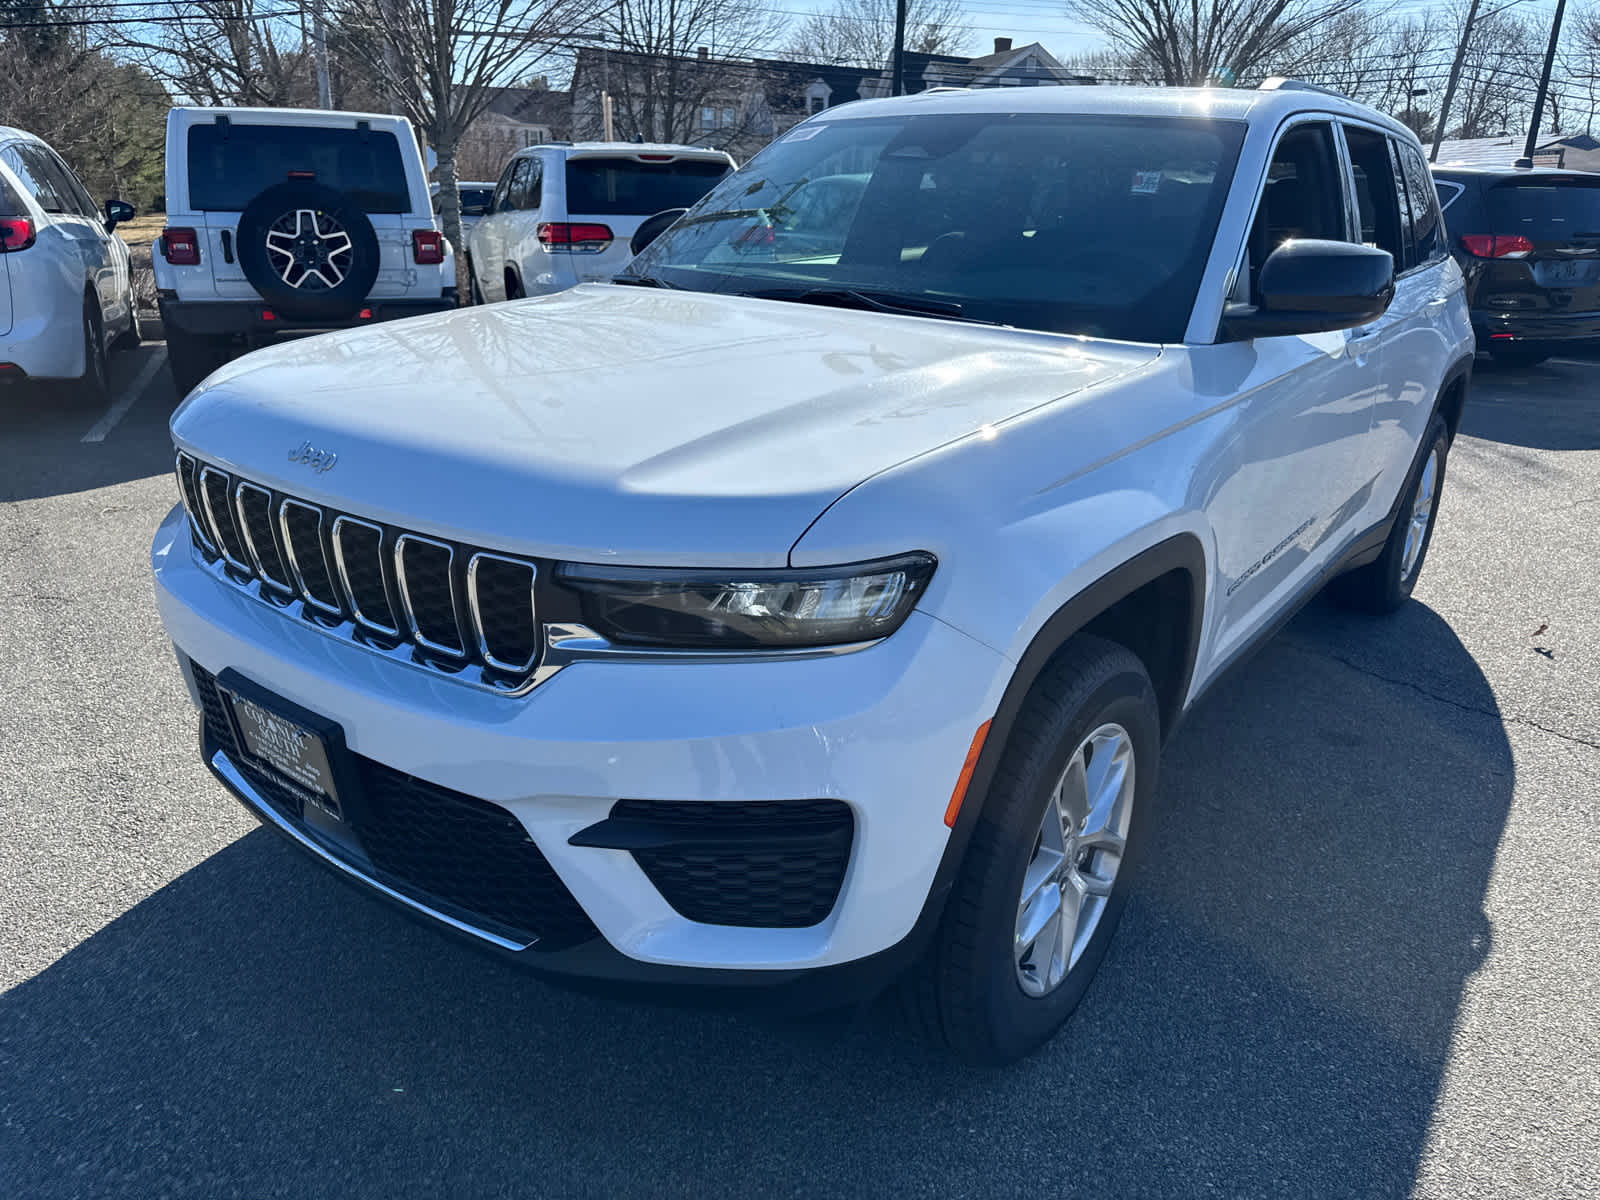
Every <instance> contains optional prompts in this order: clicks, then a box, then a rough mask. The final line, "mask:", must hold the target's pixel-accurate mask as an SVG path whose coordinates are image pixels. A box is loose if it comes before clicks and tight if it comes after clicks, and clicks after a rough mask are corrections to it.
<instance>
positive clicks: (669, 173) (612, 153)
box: [467, 142, 734, 304]
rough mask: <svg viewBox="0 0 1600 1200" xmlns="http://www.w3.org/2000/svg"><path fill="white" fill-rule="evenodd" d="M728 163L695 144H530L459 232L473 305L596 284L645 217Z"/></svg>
mask: <svg viewBox="0 0 1600 1200" xmlns="http://www.w3.org/2000/svg"><path fill="white" fill-rule="evenodd" d="M733 168H734V161H733V159H732V158H730V157H729V156H728V155H727V154H725V153H723V152H722V151H721V150H707V149H706V148H705V147H703V146H660V145H643V144H636V143H631V142H578V143H576V144H573V145H563V144H556V143H552V144H547V145H543V146H532V147H529V148H528V149H526V150H521V151H518V152H517V154H516V155H515V156H514V157H513V158H512V159H511V161H510V162H508V163H507V164H506V168H505V170H504V171H502V172H501V174H500V181H499V182H498V183H496V184H495V187H494V199H493V201H492V203H491V204H490V207H489V212H488V215H487V216H484V217H483V218H482V219H480V220H479V221H478V222H477V224H476V225H475V226H474V227H473V230H472V233H471V235H470V236H469V237H468V238H467V265H468V268H469V271H470V273H471V280H472V299H473V302H474V303H477V304H482V303H484V302H486V301H494V300H515V299H517V298H518V297H519V296H543V295H548V294H549V293H551V292H560V291H565V290H566V289H567V288H569V287H574V286H576V285H577V284H580V283H603V282H605V281H607V280H609V279H610V278H611V277H612V276H613V275H615V274H616V273H617V272H618V271H620V270H621V269H622V268H623V267H624V266H626V265H627V262H628V259H629V257H630V256H631V254H632V251H631V250H630V249H629V248H628V242H629V239H630V238H632V237H633V235H634V232H635V231H636V230H637V229H638V228H639V226H640V225H641V224H642V223H643V222H644V221H645V219H646V218H648V217H652V216H654V215H655V214H656V213H659V212H663V211H665V210H667V209H683V208H688V207H689V206H690V205H692V204H694V203H696V202H697V201H698V200H699V199H700V197H702V196H704V195H705V194H706V193H707V192H708V191H710V190H711V188H712V186H713V185H715V184H716V183H717V182H718V181H719V180H721V179H722V178H723V177H724V176H726V175H727V174H728V173H729V172H731V171H732V170H733Z"/></svg>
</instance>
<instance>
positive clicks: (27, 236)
mask: <svg viewBox="0 0 1600 1200" xmlns="http://www.w3.org/2000/svg"><path fill="white" fill-rule="evenodd" d="M34 236H35V235H34V229H33V222H32V221H30V220H28V218H27V217H0V252H4V253H6V254H10V253H12V252H13V251H16V250H26V249H27V248H28V247H29V246H31V245H33V239H34Z"/></svg>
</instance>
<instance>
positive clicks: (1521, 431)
mask: <svg viewBox="0 0 1600 1200" xmlns="http://www.w3.org/2000/svg"><path fill="white" fill-rule="evenodd" d="M1461 432H1462V433H1464V434H1466V435H1467V436H1468V437H1475V438H1483V439H1484V440H1486V441H1491V442H1504V443H1506V444H1508V445H1512V446H1526V447H1528V448H1529V449H1533V450H1595V449H1600V358H1596V360H1595V361H1594V362H1583V363H1579V362H1576V361H1556V362H1545V363H1540V364H1539V365H1538V366H1534V367H1497V366H1495V365H1494V364H1493V363H1491V362H1486V361H1482V360H1480V361H1479V363H1478V365H1477V368H1476V370H1475V378H1474V380H1473V384H1472V387H1471V388H1470V389H1469V390H1468V393H1467V405H1466V408H1465V409H1464V410H1463V412H1462V415H1461Z"/></svg>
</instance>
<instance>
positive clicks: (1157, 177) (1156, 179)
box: [1133, 171, 1161, 196]
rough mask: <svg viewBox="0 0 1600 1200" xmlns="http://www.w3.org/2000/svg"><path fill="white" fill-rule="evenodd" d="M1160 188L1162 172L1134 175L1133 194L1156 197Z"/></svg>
mask: <svg viewBox="0 0 1600 1200" xmlns="http://www.w3.org/2000/svg"><path fill="white" fill-rule="evenodd" d="M1160 187H1161V172H1160V171H1135V172H1134V173H1133V194H1134V195H1135V196H1154V195H1155V194H1156V191H1157V189H1159V188H1160Z"/></svg>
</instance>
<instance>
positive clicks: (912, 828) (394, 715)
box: [152, 508, 1010, 985]
mask: <svg viewBox="0 0 1600 1200" xmlns="http://www.w3.org/2000/svg"><path fill="white" fill-rule="evenodd" d="M152 563H153V567H154V571H155V580H156V598H157V604H158V607H159V609H160V612H161V616H162V620H163V621H164V623H165V625H166V628H167V631H168V633H169V634H170V636H171V637H172V640H173V642H174V643H175V645H176V646H177V648H178V650H179V652H180V655H181V656H182V657H183V658H184V659H186V660H193V661H194V662H195V663H197V664H198V665H199V666H201V667H203V668H204V669H205V670H206V671H208V672H211V673H213V674H215V673H219V672H221V671H223V670H225V669H227V668H233V669H234V670H236V671H237V672H239V674H240V675H242V676H244V677H245V678H247V679H249V680H251V681H253V682H255V683H256V684H259V685H260V686H262V687H265V688H267V689H269V690H270V691H272V692H273V693H275V694H277V695H278V696H281V697H282V698H284V699H285V700H288V701H289V702H291V703H292V704H296V705H299V706H301V707H303V708H305V709H307V710H310V711H312V712H315V713H317V714H319V715H321V716H323V717H325V718H327V719H328V720H331V721H334V722H336V723H338V725H339V726H340V727H341V728H342V729H343V731H344V738H345V742H346V745H347V747H348V749H349V751H350V752H351V753H353V754H356V755H360V756H362V757H363V758H365V759H368V760H371V761H373V762H376V763H380V764H383V765H384V766H385V767H388V768H392V769H394V770H396V771H400V772H404V773H405V774H407V775H410V776H413V777H415V778H417V779H419V780H423V781H426V782H427V783H429V784H432V785H435V786H437V787H439V788H443V789H451V790H452V791H454V792H457V793H461V794H464V795H466V796H470V797H474V798H477V799H479V800H483V801H487V802H489V803H490V804H493V805H497V806H499V807H500V808H503V809H504V810H506V811H507V812H510V813H511V814H512V815H513V816H514V817H515V818H516V820H517V821H518V822H520V824H521V826H522V828H523V829H525V830H526V832H527V834H528V836H529V837H530V838H531V839H532V841H533V842H534V844H535V845H536V846H537V848H538V850H539V851H540V852H541V853H542V854H543V856H544V858H545V859H546V860H547V861H548V863H549V865H550V867H551V868H552V869H553V870H554V871H555V873H556V874H557V875H558V876H559V878H560V881H561V882H562V884H564V885H565V887H566V889H567V890H568V891H569V892H570V893H571V895H572V897H573V898H574V899H575V900H576V901H577V903H578V904H579V905H580V906H581V907H582V909H583V911H584V913H585V914H586V915H587V917H588V919H589V920H590V921H591V922H592V923H593V925H594V926H595V928H596V929H598V931H599V934H600V938H598V939H593V941H592V942H590V943H585V944H583V945H580V946H573V947H571V948H569V949H563V950H557V951H553V952H544V953H541V951H540V950H539V948H538V947H537V946H534V947H532V948H529V949H525V950H519V949H516V948H515V946H514V945H506V944H503V939H502V941H501V942H497V941H496V939H495V938H494V937H492V936H484V935H485V934H486V933H488V932H489V931H488V930H486V929H483V928H477V927H474V924H473V922H472V921H471V920H465V921H462V920H458V919H450V920H446V919H443V915H442V914H438V913H436V912H428V911H426V906H422V908H423V911H422V912H421V914H420V915H423V916H425V917H428V918H429V919H432V920H434V921H435V923H438V924H443V925H447V926H450V927H452V928H454V929H455V932H457V933H462V934H464V935H466V936H468V937H472V938H474V939H475V940H477V941H478V942H479V943H480V944H483V945H485V946H486V947H488V948H491V949H496V950H499V951H500V952H502V953H506V954H510V955H512V956H513V957H516V958H519V959H521V960H524V961H526V962H527V963H528V964H529V965H530V966H534V967H537V968H540V969H542V970H544V971H547V972H554V973H560V974H570V975H580V976H587V977H597V978H618V979H626V978H633V979H649V980H653V981H655V982H690V981H691V980H693V979H703V980H704V982H707V983H714V984H724V983H732V984H735V985H744V984H746V983H747V982H748V981H747V980H746V978H745V977H746V976H748V977H749V980H753V981H755V982H761V983H771V984H775V985H777V984H784V983H788V982H792V981H793V979H794V978H795V977H796V975H797V973H802V972H804V973H809V972H813V971H817V970H818V969H821V968H834V967H842V966H843V965H845V964H851V963H856V964H858V965H859V964H861V963H862V961H863V960H867V959H870V958H872V957H873V956H877V955H880V954H883V953H884V952H887V951H891V950H893V949H894V948H896V947H898V946H900V945H901V944H902V943H903V942H905V941H906V939H907V938H908V936H909V935H911V933H912V931H913V929H914V928H915V927H918V925H919V919H920V918H922V917H923V915H924V910H925V908H926V907H927V902H928V899H929V897H930V894H933V893H934V892H935V886H934V884H935V878H936V876H937V875H939V872H940V866H941V861H942V859H943V857H944V852H945V849H946V846H947V843H948V842H949V830H948V829H947V828H946V827H945V825H944V820H943V817H944V809H945V806H946V804H947V803H948V801H949V797H950V791H951V788H952V787H953V785H954V783H955V780H956V778H957V776H958V775H959V773H960V771H961V766H962V762H963V760H964V757H965V754H966V751H967V748H968V746H969V744H970V742H971V739H972V735H973V731H974V730H975V729H976V728H977V726H978V725H979V724H981V723H982V722H983V721H984V720H985V719H987V717H989V716H990V715H992V713H993V711H994V708H995V706H996V704H997V703H998V699H999V695H1000V691H1001V690H1002V689H1003V687H1004V684H1005V682H1006V680H1007V679H1008V678H1009V674H1010V672H1009V670H1008V669H1007V664H1006V662H1005V660H1004V659H1003V658H1002V657H1001V656H1000V655H998V654H996V653H995V652H994V651H992V650H990V649H988V648H987V647H985V646H983V645H981V644H980V643H978V642H976V641H974V640H972V639H971V638H969V637H967V636H966V635H964V634H961V633H959V632H957V631H955V630H954V629H952V628H950V627H949V626H947V625H945V624H943V623H942V622H940V621H938V620H935V619H934V618H932V617H929V616H926V615H924V614H921V613H915V614H913V615H912V617H911V619H910V620H908V622H907V623H906V625H905V626H904V627H903V628H902V629H901V630H900V631H899V632H898V633H896V634H895V635H894V636H893V637H891V638H889V639H887V640H886V641H884V642H882V643H880V644H878V645H877V646H874V647H871V648H870V649H867V650H862V651H859V652H856V653H851V654H844V655H838V656H833V657H823V658H814V659H803V660H791V661H745V662H738V663H727V664H708V663H705V662H699V663H678V662H671V661H660V662H605V663H600V662H587V663H580V664H575V665H572V666H569V667H567V668H566V669H564V670H562V671H561V672H559V673H558V674H556V675H555V676H553V677H552V678H550V679H549V680H548V681H546V682H545V683H543V684H541V685H540V686H539V687H537V688H535V689H534V690H533V691H532V692H530V693H528V694H527V695H525V696H521V697H510V696H504V695H496V694H492V693H489V692H484V691H481V690H477V689H473V688H469V687H465V686H463V685H461V684H460V683H457V682H454V681H452V680H450V679H448V678H444V677H438V678H436V677H434V676H433V675H431V674H430V673H427V672H421V671H416V670H411V669H407V668H406V667H404V666H401V665H399V664H396V663H394V662H391V661H389V660H387V659H385V658H383V657H381V656H380V655H377V654H374V653H372V652H370V651H368V650H366V649H364V648H363V647H361V646H359V645H355V644H352V643H349V642H346V641H343V640H340V639H336V638H333V637H330V636H328V635H327V634H326V633H324V632H321V631H319V630H317V629H316V628H314V627H312V626H310V625H309V624H306V623H304V622H302V621H298V620H296V619H293V618H291V617H289V616H287V615H286V614H285V613H283V612H281V611H279V610H277V609H274V608H272V607H270V606H268V605H266V604H264V603H262V602H261V601H260V600H258V599H255V598H254V597H252V596H250V595H248V594H246V593H244V592H242V591H240V590H238V589H235V588H233V587H231V586H229V585H228V584H226V583H223V582H220V581H219V580H217V579H216V578H215V577H214V576H213V575H212V574H210V573H209V572H208V571H206V570H205V569H203V568H202V567H201V566H200V565H199V564H198V563H197V562H196V561H195V559H194V556H193V554H192V551H191V548H190V542H189V535H188V530H187V525H186V522H185V519H184V517H183V515H182V510H181V508H178V509H174V510H173V513H172V514H171V515H170V516H169V517H168V519H167V520H166V521H165V522H164V523H163V525H162V526H161V529H160V530H159V531H158V533H157V536H156V539H155V544H154V546H153V549H152ZM189 682H190V686H191V689H193V688H194V680H193V678H191V679H190V680H189ZM198 699H199V697H198V694H196V700H197V703H198ZM208 761H209V762H210V765H211V766H212V768H213V770H214V771H215V772H216V773H217V774H218V775H219V777H221V778H222V779H223V780H224V782H226V783H228V785H229V786H230V788H231V789H232V790H233V791H234V792H235V794H237V795H239V796H240V797H241V798H242V799H244V800H245V801H246V803H247V804H250V806H251V807H252V808H253V809H255V810H256V811H257V812H258V814H260V815H262V816H263V818H264V819H266V820H267V823H268V824H273V825H275V826H277V827H279V832H285V833H291V834H292V831H288V830H285V829H283V828H282V824H283V823H282V822H281V821H278V822H274V821H272V820H271V819H270V813H268V812H266V811H265V810H264V807H263V805H262V804H261V803H260V802H259V800H252V798H251V796H250V794H249V789H248V787H247V786H246V787H243V788H242V787H241V786H239V781H237V780H234V779H230V778H229V777H228V772H227V766H228V764H227V763H226V761H225V759H224V761H223V762H218V761H217V757H216V748H215V747H213V748H211V749H210V750H209V752H208ZM235 774H236V775H237V774H238V773H237V772H235ZM244 782H245V783H246V784H247V783H248V781H244ZM620 799H634V800H655V801H700V802H710V803H716V802H741V801H743V802H748V801H796V800H815V799H836V800H841V801H844V802H845V803H847V804H848V805H849V806H850V808H851V811H852V815H853V817H854V840H853V844H852V847H851V852H850V857H849V862H848V866H847V868H846V870H845V875H844V881H843V884H842V886H841V888H840V891H839V895H838V900H837V902H836V903H835V904H834V906H833V908H832V911H831V912H829V913H828V915H827V916H826V918H824V919H823V920H822V921H821V922H820V923H817V924H815V925H810V926H806V927H801V928H751V927H737V926H731V925H712V924H705V923H701V922H697V921H692V920H689V919H687V918H685V917H684V916H682V915H680V914H679V913H678V912H677V911H676V910H675V909H674V908H673V906H672V905H671V904H669V903H668V902H667V900H666V899H665V898H664V897H663V895H662V894H661V892H660V891H658V890H657V888H656V887H655V886H654V885H653V884H652V883H651V881H650V878H649V877H648V876H647V875H646V874H645V872H644V871H643V870H642V869H641V867H640V866H639V865H638V863H637V862H636V861H635V858H634V856H633V855H632V854H630V853H628V852H627V851H624V850H618V849H608V848H600V847H593V846H574V845H571V844H570V839H571V838H572V837H573V835H574V834H577V833H578V832H579V831H580V830H584V829H587V828H589V827H590V826H593V825H595V824H597V823H599V822H600V821H602V820H604V819H605V818H606V817H607V816H608V815H609V814H610V813H611V810H612V808H613V806H614V805H615V804H616V803H617V801H618V800H620ZM296 840H299V841H301V842H302V843H304V842H305V840H306V839H304V838H297V839H296ZM315 852H316V851H315V849H314V848H313V853H315ZM320 857H323V858H324V859H326V858H327V857H328V856H327V855H325V854H324V855H320ZM330 865H332V866H334V867H335V869H336V870H339V871H340V873H342V874H344V875H346V876H347V877H348V876H358V877H359V875H360V873H359V872H357V871H352V870H350V869H349V867H348V866H347V865H345V864H338V863H334V864H330ZM365 882H367V883H368V886H375V885H377V884H378V881H376V880H366V881H365ZM375 890H380V891H382V890H383V889H382V888H381V885H378V886H375ZM390 899H395V897H393V896H391V897H390ZM397 902H398V903H402V904H403V905H406V906H407V907H410V908H412V909H413V910H414V911H415V910H417V909H418V907H419V906H417V905H415V904H407V902H406V901H405V900H404V898H400V899H399V900H397ZM595 942H603V946H601V945H596V944H594V943H595ZM890 957H891V958H893V957H894V956H893V955H891V956H890Z"/></svg>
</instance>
